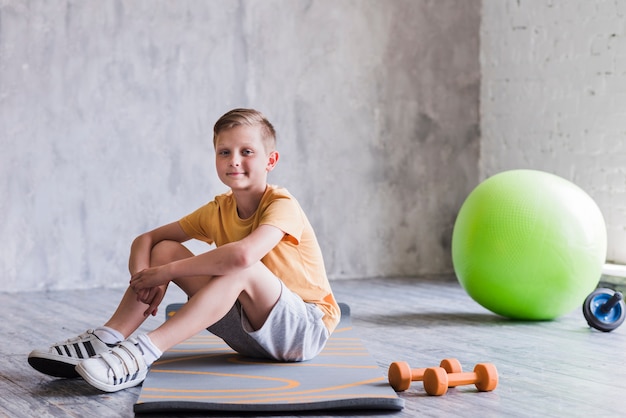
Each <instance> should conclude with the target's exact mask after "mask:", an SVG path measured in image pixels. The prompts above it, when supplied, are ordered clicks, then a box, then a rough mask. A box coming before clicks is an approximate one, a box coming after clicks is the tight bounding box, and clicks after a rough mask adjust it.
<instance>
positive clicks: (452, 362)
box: [387, 358, 463, 392]
mask: <svg viewBox="0 0 626 418" xmlns="http://www.w3.org/2000/svg"><path fill="white" fill-rule="evenodd" d="M439 367H440V368H442V369H443V370H444V371H445V372H447V373H461V372H462V371H463V368H462V367H461V363H459V361H458V360H457V359H453V358H447V359H443V360H441V363H440V364H439ZM425 371H426V369H425V368H424V369H411V366H409V363H407V362H404V361H395V362H393V363H391V365H390V366H389V372H388V375H387V376H388V378H389V384H390V385H391V387H392V388H393V389H394V390H395V391H396V392H402V391H405V390H407V389H408V388H409V387H410V386H411V382H417V381H420V380H423V378H424V372H425Z"/></svg>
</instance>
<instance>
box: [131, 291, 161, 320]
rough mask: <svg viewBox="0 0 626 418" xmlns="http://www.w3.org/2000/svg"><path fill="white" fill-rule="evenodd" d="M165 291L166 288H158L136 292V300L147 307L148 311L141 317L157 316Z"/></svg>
mask: <svg viewBox="0 0 626 418" xmlns="http://www.w3.org/2000/svg"><path fill="white" fill-rule="evenodd" d="M166 290H167V286H158V287H153V288H151V289H142V290H140V291H139V292H137V300H138V301H139V302H142V303H145V304H146V305H149V306H148V309H146V310H145V311H144V313H143V316H148V315H152V316H155V315H156V314H157V311H158V308H159V305H160V304H161V301H162V300H163V296H165V291H166Z"/></svg>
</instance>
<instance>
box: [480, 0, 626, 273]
mask: <svg viewBox="0 0 626 418" xmlns="http://www.w3.org/2000/svg"><path fill="white" fill-rule="evenodd" d="M480 49H481V52H480V54H481V57H480V58H481V94H480V114H481V151H480V177H481V179H484V178H486V177H489V176H491V175H493V174H496V173H497V172H500V171H504V170H508V169H514V168H531V169H538V170H544V171H548V172H552V173H555V174H557V175H560V176H562V177H564V178H566V179H568V180H570V181H573V182H574V183H576V184H578V185H579V186H580V187H582V188H583V189H584V190H585V191H586V192H587V193H589V194H590V195H591V197H592V198H593V199H594V200H595V201H596V203H597V204H598V206H599V207H600V209H601V210H602V212H603V214H604V217H605V220H606V223H607V229H608V259H609V260H610V261H613V262H617V263H622V264H624V263H626V2H624V1H603V0H551V1H538V0H502V1H500V0H483V3H482V23H481V48H480Z"/></svg>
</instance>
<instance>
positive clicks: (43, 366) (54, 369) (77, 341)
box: [28, 330, 116, 378]
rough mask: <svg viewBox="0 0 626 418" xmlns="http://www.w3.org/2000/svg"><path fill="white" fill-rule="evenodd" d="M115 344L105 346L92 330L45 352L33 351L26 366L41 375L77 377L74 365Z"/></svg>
mask: <svg viewBox="0 0 626 418" xmlns="http://www.w3.org/2000/svg"><path fill="white" fill-rule="evenodd" d="M115 346H116V344H105V343H104V342H103V341H102V340H100V339H99V338H98V337H97V336H96V334H94V332H93V330H88V331H87V332H84V333H83V334H80V335H79V336H78V337H75V338H70V339H69V340H66V341H63V342H61V343H56V344H54V345H52V346H51V347H50V348H48V349H47V350H33V351H32V352H31V353H30V354H29V355H28V364H30V365H31V366H32V367H33V368H34V369H35V370H37V371H40V372H41V373H44V374H47V375H50V376H55V377H70V378H71V377H79V374H78V373H77V372H76V370H75V367H76V365H77V364H78V363H79V362H80V361H81V360H84V359H87V358H89V357H93V356H95V355H98V354H100V353H105V352H107V351H109V350H110V349H111V348H112V347H115Z"/></svg>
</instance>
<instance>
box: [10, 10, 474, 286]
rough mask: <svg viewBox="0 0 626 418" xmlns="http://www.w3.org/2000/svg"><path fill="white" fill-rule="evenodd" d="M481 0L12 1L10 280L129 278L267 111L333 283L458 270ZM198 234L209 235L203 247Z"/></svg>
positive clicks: (199, 200) (206, 192)
mask: <svg viewBox="0 0 626 418" xmlns="http://www.w3.org/2000/svg"><path fill="white" fill-rule="evenodd" d="M479 19H480V3H479V1H477V0H476V1H465V0H457V1H454V0H446V1H436V2H432V1H426V0H424V1H413V0H406V1H393V2H391V1H389V2H388V1H376V0H371V1H361V0H354V1H348V0H344V1H340V2H338V1H334V0H315V1H297V0H273V1H219V2H214V1H176V2H172V1H147V0H146V1H138V0H133V1H130V0H129V1H123V0H117V1H114V0H91V1H46V0H40V1H36V0H30V1H29V0H24V1H6V0H5V1H0V141H1V142H0V146H1V147H2V153H1V154H0V193H1V200H0V214H1V215H2V218H3V222H2V223H0V236H2V239H1V240H0V277H1V279H2V283H3V289H2V290H5V291H19V290H30V289H61V288H88V287H98V286H124V285H125V284H126V283H127V280H128V274H127V270H126V263H127V254H128V248H129V245H130V242H131V241H132V239H133V238H134V237H135V236H136V235H137V234H138V233H140V232H142V231H145V230H147V229H151V228H153V227H156V226H158V225H161V224H164V223H166V222H171V221H174V220H176V219H178V218H179V217H181V216H182V215H184V214H186V213H188V212H190V211H191V210H193V209H195V208H196V207H198V206H200V205H201V204H203V203H205V202H206V201H208V200H209V199H211V198H212V196H213V195H215V194H216V193H219V192H222V191H224V187H223V186H222V185H221V184H220V183H219V181H218V179H217V176H216V175H215V173H214V168H213V158H214V156H213V151H212V147H211V129H212V125H213V123H214V121H215V120H216V119H217V118H218V117H219V116H220V115H221V114H223V113H224V112H225V111H227V110H229V109H230V108H233V107H236V106H246V107H255V108H258V109H260V110H262V111H264V112H265V113H266V114H267V115H268V117H269V118H270V120H272V121H273V122H274V124H275V126H276V127H277V129H278V131H279V149H280V150H281V155H282V160H281V161H280V164H279V167H278V168H277V170H275V171H274V172H273V173H272V176H271V178H270V181H272V182H273V183H279V184H283V185H285V186H287V187H288V188H289V189H290V190H291V191H292V192H293V193H294V194H295V195H296V196H297V197H298V198H299V200H300V201H301V203H302V204H303V206H304V207H305V210H307V212H308V213H309V215H310V218H311V221H312V223H313V224H314V226H315V227H316V228H317V230H318V235H319V238H320V242H321V245H322V248H323V251H324V254H325V257H326V262H327V268H328V271H329V275H330V276H331V277H333V278H342V277H367V276H396V275H421V274H438V273H448V272H450V271H451V262H450V254H449V253H450V236H451V231H452V226H453V222H454V218H455V216H456V212H457V210H458V208H459V207H460V205H461V203H462V202H463V200H464V198H465V196H466V195H467V193H469V191H470V190H471V188H472V187H474V185H475V184H476V182H477V179H478V166H477V164H476V161H477V159H478V140H479V138H478V135H479V132H478V124H479V121H478V105H477V103H478V98H479V61H478V56H479V54H478V48H479V43H478V39H479V37H478V36H479ZM194 248H195V249H198V247H194Z"/></svg>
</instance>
